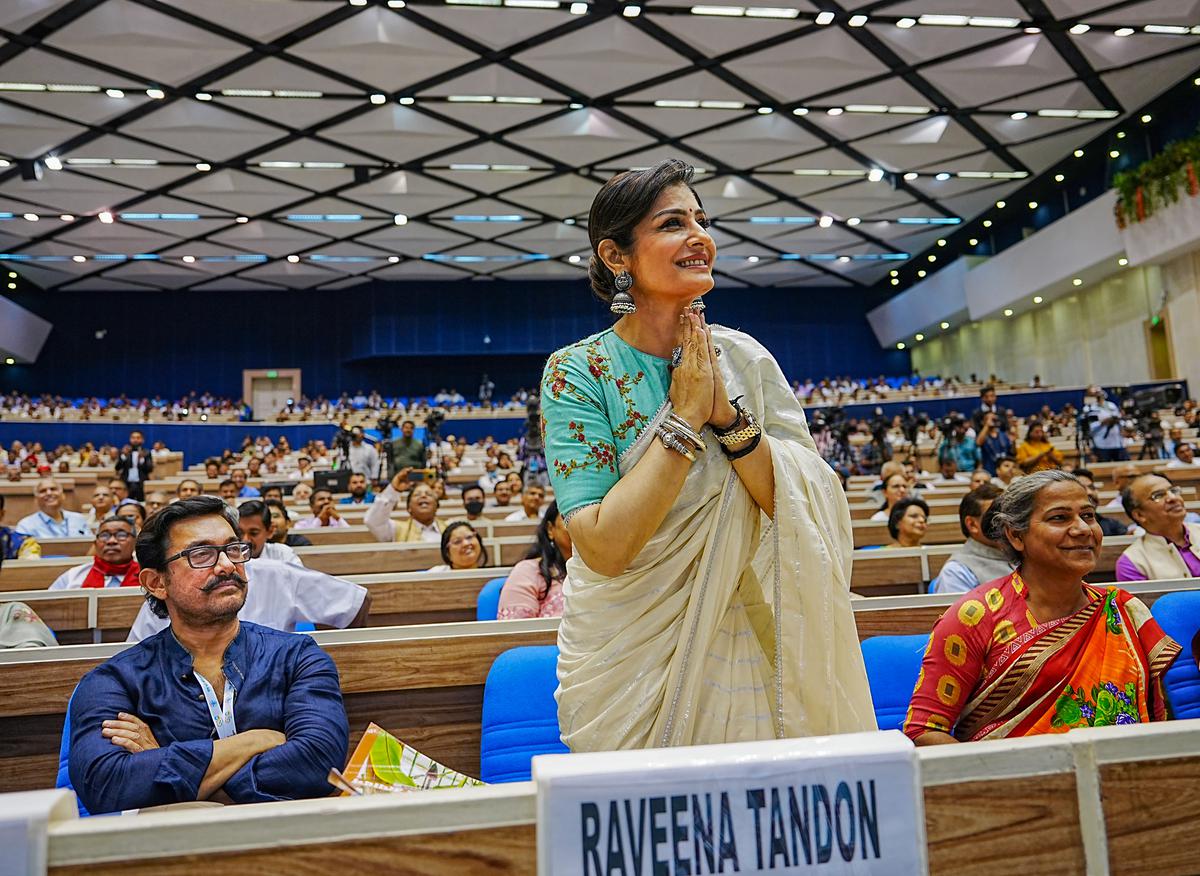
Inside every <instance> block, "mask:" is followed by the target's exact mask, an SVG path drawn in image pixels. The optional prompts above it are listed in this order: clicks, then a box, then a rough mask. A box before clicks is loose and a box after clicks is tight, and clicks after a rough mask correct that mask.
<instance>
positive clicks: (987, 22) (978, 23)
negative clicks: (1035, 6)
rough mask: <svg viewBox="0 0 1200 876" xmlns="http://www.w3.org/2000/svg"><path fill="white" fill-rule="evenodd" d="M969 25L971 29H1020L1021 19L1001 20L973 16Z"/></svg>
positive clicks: (985, 16)
mask: <svg viewBox="0 0 1200 876" xmlns="http://www.w3.org/2000/svg"><path fill="white" fill-rule="evenodd" d="M967 24H969V25H971V27H1020V25H1021V20H1020V19H1019V18H999V17H997V16H993V15H972V16H971V18H970V20H969V21H968V22H967Z"/></svg>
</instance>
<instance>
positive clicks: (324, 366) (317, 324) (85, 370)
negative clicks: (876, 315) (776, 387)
mask: <svg viewBox="0 0 1200 876" xmlns="http://www.w3.org/2000/svg"><path fill="white" fill-rule="evenodd" d="M11 297H12V298H13V299H14V300H16V301H17V303H19V304H21V305H22V306H23V307H27V308H29V309H30V310H32V311H33V312H34V313H36V314H38V315H39V316H42V317H44V318H46V319H48V320H50V321H51V322H52V323H53V324H54V329H53V331H52V332H51V334H50V338H49V339H48V341H47V342H46V346H45V347H44V348H43V351H42V355H41V357H40V358H39V359H38V361H37V362H36V363H35V364H33V365H28V366H10V367H6V368H3V369H0V389H2V390H11V389H16V390H20V391H24V392H31V393H42V392H50V393H62V394H64V395H104V396H108V395H117V394H120V393H126V394H128V395H130V396H139V397H140V396H147V395H148V396H153V395H159V394H161V395H163V396H167V397H171V396H176V397H177V396H179V395H182V394H185V393H187V392H189V391H191V390H196V391H204V390H209V391H212V392H216V393H220V394H222V395H229V396H234V397H236V396H238V395H240V394H241V388H242V371H243V369H247V368H300V369H302V370H303V388H304V391H305V392H306V393H307V394H309V395H315V394H317V393H323V394H325V395H336V394H337V393H340V392H342V391H350V392H353V391H354V390H356V389H359V388H361V389H364V390H369V389H371V388H373V387H374V388H378V389H379V390H380V391H381V392H383V393H385V394H416V393H425V392H434V391H436V390H437V389H438V388H440V387H443V386H445V387H450V386H455V387H457V388H458V389H459V390H461V391H462V392H463V393H464V394H466V395H471V394H473V393H474V392H475V390H476V388H477V386H478V380H479V375H480V374H481V373H482V372H483V371H485V370H486V371H488V372H489V373H490V375H491V377H492V379H493V380H494V381H495V382H496V384H497V387H498V389H499V391H501V392H504V393H511V392H512V391H513V390H515V389H516V388H517V387H519V386H532V385H533V384H534V383H535V382H536V381H537V379H538V377H539V376H540V372H541V363H542V362H543V361H544V359H545V357H546V355H547V354H548V353H549V352H551V351H553V350H554V349H556V348H558V347H560V346H563V345H565V344H568V343H570V342H572V341H574V340H577V339H579V338H582V337H585V336H587V335H588V334H591V333H593V332H595V331H598V330H599V329H601V328H603V327H605V326H607V325H609V324H610V320H609V316H608V314H607V313H606V312H605V310H604V308H603V307H602V306H601V305H600V304H599V303H598V302H596V301H595V300H594V299H593V298H592V297H591V295H590V294H589V292H588V290H587V286H586V285H585V284H583V283H580V282H537V283H510V282H493V281H472V282H461V283H440V284H422V283H372V284H364V285H362V286H358V287H354V288H351V289H348V290H342V291H338V292H321V291H312V290H307V291H305V290H299V291H295V290H289V291H287V292H254V293H250V292H247V293H223V294H212V293H209V294H201V293H195V292H156V293H147V292H144V291H137V292H134V291H129V292H89V293H83V292H74V293H72V292H53V293H43V292H37V291H27V290H21V291H20V292H17V293H12V294H11ZM706 300H707V301H708V303H709V310H708V316H709V319H710V320H711V321H712V322H714V323H721V324H724V325H729V326H733V327H736V328H741V329H742V330H744V331H746V332H749V333H750V334H752V335H754V336H755V337H757V338H758V339H759V340H760V341H762V342H763V343H764V344H765V345H766V346H767V347H768V348H769V349H770V350H771V351H772V352H773V353H774V354H775V356H776V358H777V359H778V360H779V362H780V365H781V366H782V368H783V370H784V373H786V374H788V375H789V376H790V377H797V378H804V377H810V376H811V377H815V378H819V377H825V376H830V375H835V374H851V375H855V376H865V375H876V374H881V373H883V374H888V375H899V374H906V373H907V372H908V369H909V367H910V366H909V357H908V354H907V353H904V352H899V351H894V350H887V351H885V350H881V349H880V347H879V345H878V343H877V342H876V341H875V339H874V336H873V335H872V333H871V331H870V328H869V327H868V325H867V322H866V318H865V313H866V311H867V310H869V309H870V308H871V307H873V306H874V305H875V304H876V303H877V300H878V295H877V294H873V293H869V292H865V291H858V290H847V289H836V290H830V289H811V288H791V289H736V290H735V289H729V290H721V289H717V290H716V291H714V292H713V293H712V294H711V295H709V296H708V297H707V299H706ZM98 331H104V332H105V334H104V336H103V337H102V338H99V339H98V338H96V336H95V335H96V333H97V332H98Z"/></svg>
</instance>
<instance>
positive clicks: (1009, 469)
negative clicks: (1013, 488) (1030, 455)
mask: <svg viewBox="0 0 1200 876" xmlns="http://www.w3.org/2000/svg"><path fill="white" fill-rule="evenodd" d="M1020 475H1021V469H1020V468H1018V467H1017V459H1016V457H1014V456H1002V457H1000V458H999V459H997V460H996V476H995V477H994V478H992V483H993V484H995V485H996V486H998V487H999V488H1000V489H1002V490H1005V489H1008V487H1009V486H1010V485H1011V484H1012V482H1013V481H1014V480H1016V479H1017V478H1018V477H1020Z"/></svg>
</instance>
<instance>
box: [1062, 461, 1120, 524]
mask: <svg viewBox="0 0 1200 876" xmlns="http://www.w3.org/2000/svg"><path fill="white" fill-rule="evenodd" d="M1071 474H1073V475H1075V480H1077V481H1079V483H1081V484H1083V488H1084V489H1085V490H1087V494H1088V499H1089V500H1090V501H1091V503H1092V504H1093V505H1095V506H1096V509H1097V510H1096V521H1097V522H1098V523H1099V524H1100V531H1101V532H1103V533H1104V534H1105V535H1127V534H1128V533H1129V527H1128V526H1126V525H1125V524H1124V523H1122V522H1121V521H1120V520H1113V519H1112V518H1111V517H1105V516H1104V515H1103V514H1102V513H1100V510H1099V509H1100V494H1099V493H1098V492H1096V477H1095V475H1093V474H1092V472H1091V469H1087V468H1077V469H1075V471H1073V472H1071Z"/></svg>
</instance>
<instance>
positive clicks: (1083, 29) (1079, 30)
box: [1070, 21, 1092, 36]
mask: <svg viewBox="0 0 1200 876" xmlns="http://www.w3.org/2000/svg"><path fill="white" fill-rule="evenodd" d="M1091 29H1092V26H1091V25H1090V24H1084V23H1083V22H1082V21H1081V22H1080V23H1079V24H1076V25H1074V26H1073V27H1071V29H1070V32H1071V33H1073V34H1075V35H1076V36H1078V35H1080V34H1085V33H1087V32H1088V31H1089V30H1091Z"/></svg>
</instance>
